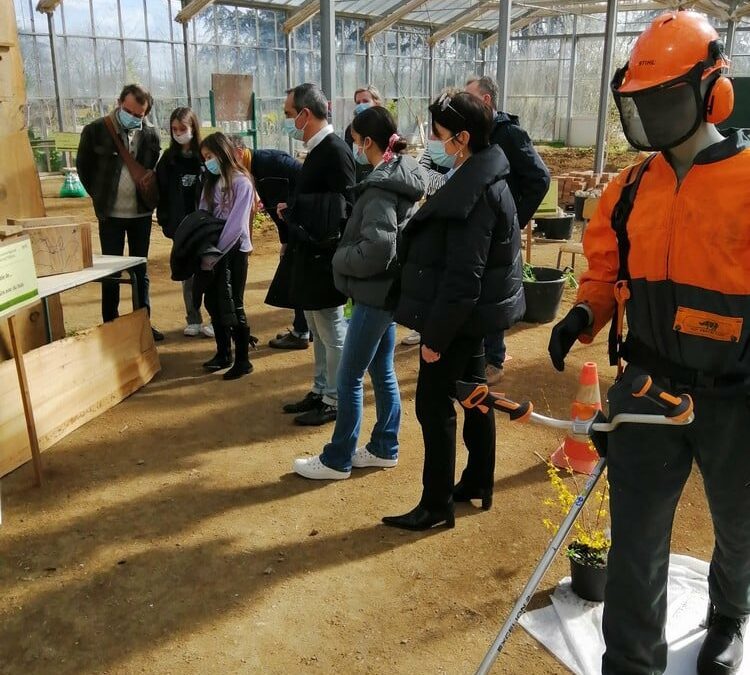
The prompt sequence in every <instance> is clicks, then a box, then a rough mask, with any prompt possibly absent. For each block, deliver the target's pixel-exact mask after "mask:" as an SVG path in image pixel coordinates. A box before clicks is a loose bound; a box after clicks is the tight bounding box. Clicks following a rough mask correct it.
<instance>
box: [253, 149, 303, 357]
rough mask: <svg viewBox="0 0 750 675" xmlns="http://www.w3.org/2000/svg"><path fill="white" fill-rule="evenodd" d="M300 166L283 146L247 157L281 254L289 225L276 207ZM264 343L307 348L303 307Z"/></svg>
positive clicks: (291, 191)
mask: <svg viewBox="0 0 750 675" xmlns="http://www.w3.org/2000/svg"><path fill="white" fill-rule="evenodd" d="M301 169H302V162H300V161H298V160H296V159H295V158H294V157H292V156H291V155H290V154H289V153H288V152H284V151H283V150H270V149H268V150H266V149H264V150H256V151H255V152H253V154H252V158H251V160H250V173H251V174H252V176H253V179H254V180H255V188H256V190H257V192H258V196H259V197H260V200H261V201H262V202H263V206H264V207H265V209H266V211H267V212H268V215H269V216H270V217H271V220H273V222H274V223H275V225H276V229H278V231H279V241H280V242H281V254H282V255H283V254H284V251H285V250H286V247H287V244H288V243H289V227H288V225H287V224H286V222H284V219H283V218H281V217H279V214H278V213H277V212H276V208H277V207H278V205H279V204H281V203H286V202H288V201H289V195H291V194H294V191H295V189H296V187H297V178H298V176H299V173H300V171H301ZM268 345H269V347H273V348H274V349H307V348H308V347H309V346H310V330H309V328H308V326H307V319H305V312H304V310H302V309H300V308H299V307H296V308H295V309H294V323H293V324H292V330H290V331H287V332H286V333H280V334H279V335H278V336H276V337H275V338H274V339H273V340H270V341H269V343H268Z"/></svg>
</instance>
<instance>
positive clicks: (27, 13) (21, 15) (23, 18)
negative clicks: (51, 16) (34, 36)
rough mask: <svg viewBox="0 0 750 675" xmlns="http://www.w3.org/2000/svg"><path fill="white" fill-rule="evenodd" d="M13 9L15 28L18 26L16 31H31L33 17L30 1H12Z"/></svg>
mask: <svg viewBox="0 0 750 675" xmlns="http://www.w3.org/2000/svg"><path fill="white" fill-rule="evenodd" d="M13 7H14V9H15V10H16V26H18V30H19V31H21V30H27V31H30V30H31V29H32V25H31V17H32V16H34V9H33V8H32V6H31V0H13Z"/></svg>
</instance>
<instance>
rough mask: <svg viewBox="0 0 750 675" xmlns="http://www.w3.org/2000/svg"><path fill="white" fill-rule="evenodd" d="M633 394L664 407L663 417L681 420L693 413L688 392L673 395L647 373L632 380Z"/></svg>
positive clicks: (691, 400) (676, 420)
mask: <svg viewBox="0 0 750 675" xmlns="http://www.w3.org/2000/svg"><path fill="white" fill-rule="evenodd" d="M632 386H633V396H635V397H636V398H643V397H645V398H647V399H648V400H649V401H653V402H654V403H656V404H657V405H658V406H659V407H661V408H663V409H664V411H665V412H664V417H667V418H669V419H670V420H673V421H675V422H682V421H685V420H687V419H689V418H690V416H691V415H692V414H693V399H692V398H690V396H689V395H688V394H681V395H680V396H674V395H673V394H670V393H668V392H666V391H664V390H663V389H662V388H661V387H660V386H659V385H657V384H654V381H653V380H652V379H651V377H650V376H649V375H639V376H638V377H636V378H635V379H634V380H633V385H632Z"/></svg>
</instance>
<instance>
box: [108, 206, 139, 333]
mask: <svg viewBox="0 0 750 675" xmlns="http://www.w3.org/2000/svg"><path fill="white" fill-rule="evenodd" d="M126 236H127V239H128V255H132V256H142V257H144V258H146V257H148V247H149V244H150V243H151V216H150V215H149V216H142V217H140V218H105V219H103V220H100V221H99V242H100V244H101V247H102V253H103V254H104V255H123V253H124V252H125V237H126ZM133 271H134V272H135V277H136V279H137V281H138V304H139V306H140V307H145V308H146V309H147V310H148V313H149V314H151V302H150V299H149V294H148V287H149V280H148V272H147V270H146V265H145V264H143V265H138V266H137V267H135V268H134V269H133ZM119 306H120V285H119V284H113V283H106V282H105V283H104V284H102V319H103V320H104V321H113V320H114V319H116V318H117V317H118V316H119V315H120V314H119V311H118V308H119Z"/></svg>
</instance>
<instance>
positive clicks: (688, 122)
mask: <svg viewBox="0 0 750 675" xmlns="http://www.w3.org/2000/svg"><path fill="white" fill-rule="evenodd" d="M615 102H616V103H617V108H618V109H619V111H620V121H621V122H622V129H623V131H624V132H625V137H626V138H627V139H628V141H629V143H630V144H631V145H632V146H633V147H634V148H636V149H638V150H668V149H669V148H674V147H675V146H677V145H679V144H680V143H683V142H685V141H686V140H687V139H688V138H690V137H691V136H692V135H693V134H694V133H695V131H696V129H698V127H699V126H700V123H701V121H702V120H703V100H702V97H701V93H700V87H699V86H698V87H694V86H693V85H692V83H688V82H679V83H676V84H673V85H671V86H666V87H659V88H658V89H652V90H645V91H643V92H637V93H634V94H628V95H616V96H615Z"/></svg>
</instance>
